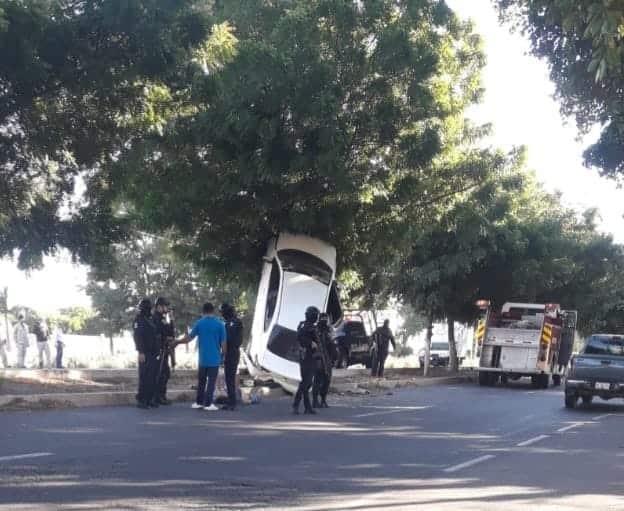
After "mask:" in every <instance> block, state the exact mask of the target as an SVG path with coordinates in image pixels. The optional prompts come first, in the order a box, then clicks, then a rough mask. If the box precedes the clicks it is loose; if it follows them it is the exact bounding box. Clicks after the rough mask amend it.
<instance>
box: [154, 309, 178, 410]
mask: <svg viewBox="0 0 624 511" xmlns="http://www.w3.org/2000/svg"><path fill="white" fill-rule="evenodd" d="M168 305H169V304H168V303H167V301H166V300H165V299H164V298H158V299H157V300H156V309H155V310H154V316H153V319H154V326H155V327H156V338H157V341H158V376H157V389H156V401H157V402H158V403H159V404H161V405H168V404H171V403H170V401H169V400H168V399H167V383H168V382H169V378H170V377H171V368H170V367H169V352H170V351H171V342H172V341H173V336H174V332H173V325H172V324H171V323H169V321H168V320H167V316H165V315H164V314H163V313H162V312H159V311H158V306H168Z"/></svg>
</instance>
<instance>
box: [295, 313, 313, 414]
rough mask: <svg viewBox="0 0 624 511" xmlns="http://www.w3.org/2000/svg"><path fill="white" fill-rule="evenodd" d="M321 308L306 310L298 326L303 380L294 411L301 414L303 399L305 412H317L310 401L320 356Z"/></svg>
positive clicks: (300, 367) (300, 365)
mask: <svg viewBox="0 0 624 511" xmlns="http://www.w3.org/2000/svg"><path fill="white" fill-rule="evenodd" d="M319 313H320V312H319V310H318V309H317V308H316V307H313V306H311V307H308V308H307V309H306V311H305V321H303V322H302V323H300V324H299V327H298V328H297V341H298V342H299V370H300V371H301V381H300V382H299V387H298V388H297V393H296V394H295V401H294V402H293V413H294V414H295V415H298V414H299V403H301V399H303V407H304V411H303V413H305V414H311V415H314V414H316V412H315V411H314V408H312V403H310V388H311V387H312V384H313V381H314V373H315V372H316V368H317V364H318V358H319V342H320V340H319V333H318V328H317V326H316V322H317V321H318V318H319Z"/></svg>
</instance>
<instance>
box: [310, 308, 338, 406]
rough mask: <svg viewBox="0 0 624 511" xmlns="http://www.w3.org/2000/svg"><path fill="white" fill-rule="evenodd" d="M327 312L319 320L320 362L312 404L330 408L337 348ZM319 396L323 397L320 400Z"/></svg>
mask: <svg viewBox="0 0 624 511" xmlns="http://www.w3.org/2000/svg"><path fill="white" fill-rule="evenodd" d="M328 321H329V318H328V316H327V314H321V316H320V318H319V322H318V332H319V341H320V342H319V352H320V355H321V356H320V359H319V361H320V364H318V365H317V368H316V373H315V375H314V385H313V387H312V406H313V407H314V408H329V405H328V404H327V394H328V393H329V386H330V385H331V379H332V367H333V364H334V361H335V360H336V350H335V346H334V339H333V334H332V327H331V325H330V324H329V323H328ZM319 396H320V398H321V400H320V402H319Z"/></svg>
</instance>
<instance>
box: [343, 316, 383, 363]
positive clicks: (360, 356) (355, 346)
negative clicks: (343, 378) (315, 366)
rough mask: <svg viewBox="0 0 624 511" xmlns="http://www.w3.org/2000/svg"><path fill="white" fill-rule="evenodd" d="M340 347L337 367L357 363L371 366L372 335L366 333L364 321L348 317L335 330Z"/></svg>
mask: <svg viewBox="0 0 624 511" xmlns="http://www.w3.org/2000/svg"><path fill="white" fill-rule="evenodd" d="M334 339H335V342H336V345H337V348H338V360H337V361H336V367H339V368H342V369H346V368H347V367H349V366H352V365H355V364H364V366H366V368H367V369H370V368H371V363H372V362H371V349H372V344H373V342H372V337H371V336H370V335H368V334H367V333H366V327H365V325H364V322H363V321H358V320H356V319H346V320H345V321H343V322H342V323H341V324H340V325H338V327H337V328H336V330H335V332H334Z"/></svg>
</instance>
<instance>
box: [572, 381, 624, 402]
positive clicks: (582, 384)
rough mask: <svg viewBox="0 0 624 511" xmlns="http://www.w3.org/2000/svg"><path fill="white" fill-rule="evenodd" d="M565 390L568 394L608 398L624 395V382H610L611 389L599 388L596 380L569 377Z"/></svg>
mask: <svg viewBox="0 0 624 511" xmlns="http://www.w3.org/2000/svg"><path fill="white" fill-rule="evenodd" d="M565 392H566V394H577V395H579V396H599V397H602V398H606V399H610V398H616V397H624V382H621V383H609V389H598V388H596V382H594V381H587V380H575V379H568V380H567V381H566V385H565Z"/></svg>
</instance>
